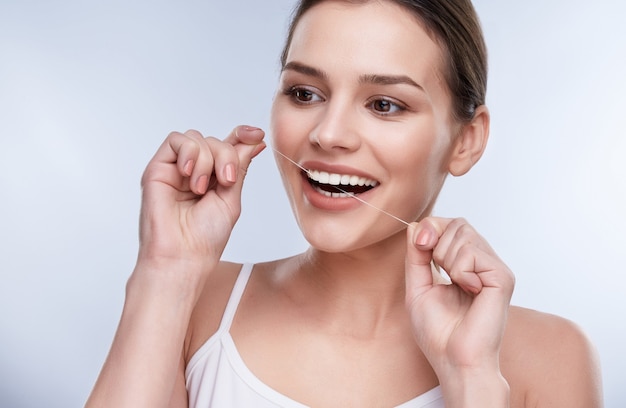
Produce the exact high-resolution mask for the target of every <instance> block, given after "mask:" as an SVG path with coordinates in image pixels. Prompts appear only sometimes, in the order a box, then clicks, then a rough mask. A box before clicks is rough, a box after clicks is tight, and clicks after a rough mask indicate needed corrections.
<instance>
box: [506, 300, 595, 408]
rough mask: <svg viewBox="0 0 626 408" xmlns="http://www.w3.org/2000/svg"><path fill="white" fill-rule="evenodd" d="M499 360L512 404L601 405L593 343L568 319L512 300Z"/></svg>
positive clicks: (527, 405)
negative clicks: (526, 307) (525, 307)
mask: <svg viewBox="0 0 626 408" xmlns="http://www.w3.org/2000/svg"><path fill="white" fill-rule="evenodd" d="M501 364H502V371H503V373H504V375H505V377H506V378H507V379H508V381H509V384H510V386H511V397H512V399H513V401H512V402H515V401H517V403H514V404H512V406H526V407H552V406H558V407H561V406H567V407H572V408H575V407H581V408H582V407H586V408H593V407H601V406H602V389H601V388H602V387H601V380H600V378H601V375H600V369H599V364H598V357H597V354H596V351H595V348H594V347H593V345H592V344H591V342H590V341H589V339H588V337H587V336H586V335H585V333H584V332H583V331H582V330H581V329H580V327H578V326H577V325H576V324H574V323H573V322H571V321H570V320H567V319H564V318H562V317H559V316H556V315H552V314H548V313H541V312H538V311H535V310H531V309H524V308H520V307H514V306H512V307H511V309H510V312H509V321H508V323H507V328H506V333H505V336H504V341H503V346H502V353H501ZM521 401H523V403H522V402H521Z"/></svg>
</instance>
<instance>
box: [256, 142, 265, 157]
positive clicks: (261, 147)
mask: <svg viewBox="0 0 626 408" xmlns="http://www.w3.org/2000/svg"><path fill="white" fill-rule="evenodd" d="M266 147H267V145H266V144H265V142H261V143H259V144H258V145H256V147H255V148H254V150H253V151H252V158H253V159H254V158H255V157H256V156H257V155H258V154H259V153H261V152H262V151H263V150H265V148H266Z"/></svg>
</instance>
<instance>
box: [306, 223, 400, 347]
mask: <svg viewBox="0 0 626 408" xmlns="http://www.w3.org/2000/svg"><path fill="white" fill-rule="evenodd" d="M405 253H406V231H404V230H403V231H401V232H399V233H397V234H395V235H394V236H392V237H390V238H388V239H387V240H385V241H384V242H382V243H381V242H379V243H377V244H376V245H375V246H373V247H368V248H363V249H360V250H358V251H353V252H350V253H328V252H323V251H320V250H317V249H315V248H311V249H309V250H308V251H307V252H306V253H305V254H303V257H302V258H301V264H300V266H301V267H300V271H301V272H302V274H301V278H302V279H305V280H306V282H307V284H306V287H308V288H310V289H309V290H311V291H313V292H312V293H310V295H311V296H312V297H311V298H310V299H315V301H314V302H313V303H314V304H315V308H316V310H317V311H319V312H320V313H321V316H323V318H324V321H325V322H326V323H328V324H330V325H331V326H334V327H336V328H343V329H350V330H356V331H358V332H359V333H360V335H363V336H372V335H375V334H376V333H378V332H379V331H380V330H385V323H386V322H387V323H388V322H391V321H393V319H389V317H390V316H391V315H394V314H395V315H398V313H401V314H403V313H404V293H405V287H404V285H405V283H404V258H405ZM387 329H388V328H387Z"/></svg>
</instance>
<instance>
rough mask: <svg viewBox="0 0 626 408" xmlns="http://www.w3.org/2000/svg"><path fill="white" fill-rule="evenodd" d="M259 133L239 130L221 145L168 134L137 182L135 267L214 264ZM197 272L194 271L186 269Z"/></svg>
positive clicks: (195, 135) (194, 135)
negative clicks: (140, 194)
mask: <svg viewBox="0 0 626 408" xmlns="http://www.w3.org/2000/svg"><path fill="white" fill-rule="evenodd" d="M263 137H264V132H263V131H262V130H261V129H258V128H254V127H249V126H238V127H236V128H235V129H234V130H233V131H232V132H231V133H230V135H229V136H228V137H227V138H226V139H224V141H220V140H218V139H216V138H213V137H206V138H205V137H203V136H202V135H201V134H200V133H199V132H197V131H195V130H189V131H187V132H185V133H178V132H172V133H170V134H169V136H168V137H167V138H166V139H165V141H164V142H163V144H162V145H161V147H160V148H159V150H158V151H157V152H156V154H155V156H154V157H153V158H152V160H151V161H150V163H149V164H148V166H147V168H146V170H145V172H144V174H143V177H142V180H141V185H142V190H143V197H142V208H141V219H140V220H141V221H140V248H139V258H138V264H140V263H142V262H147V263H148V264H149V265H153V266H154V263H155V262H156V263H157V264H161V263H162V262H177V263H178V262H182V263H185V264H188V263H192V264H197V265H199V266H202V268H198V269H202V270H207V268H206V266H207V264H208V265H209V268H208V269H211V267H212V266H214V265H216V264H217V262H218V261H219V258H220V256H221V254H222V251H223V250H224V248H225V246H226V243H227V241H228V238H229V236H230V233H231V231H232V229H233V226H234V225H235V222H236V221H237V219H238V217H239V214H240V212H241V188H242V184H243V179H244V176H245V174H246V171H247V168H248V166H249V164H250V161H251V160H252V158H254V157H255V156H256V155H258V154H259V153H260V152H261V151H262V150H263V149H264V148H265V143H264V142H263ZM190 269H192V270H193V269H196V268H190Z"/></svg>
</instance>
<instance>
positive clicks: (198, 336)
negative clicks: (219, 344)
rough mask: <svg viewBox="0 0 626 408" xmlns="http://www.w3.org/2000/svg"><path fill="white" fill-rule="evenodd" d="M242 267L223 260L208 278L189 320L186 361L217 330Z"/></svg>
mask: <svg viewBox="0 0 626 408" xmlns="http://www.w3.org/2000/svg"><path fill="white" fill-rule="evenodd" d="M241 267H242V265H241V264H237V263H232V262H223V261H222V262H220V263H219V264H218V266H217V268H216V270H215V271H214V272H213V273H212V274H211V275H210V276H209V277H208V278H207V282H206V284H205V286H204V289H203V290H202V294H201V295H200V298H199V299H198V302H197V303H196V306H195V308H194V311H193V313H192V315H191V320H190V321H189V328H188V330H187V338H186V340H185V361H186V362H188V361H189V359H190V358H191V356H193V354H194V353H195V352H196V351H197V350H198V349H199V348H200V347H201V346H202V345H203V344H204V343H205V342H206V341H207V340H208V339H209V337H211V335H213V334H214V333H215V332H216V331H217V329H218V327H219V325H220V322H221V320H222V315H223V314H224V309H226V304H227V303H228V299H229V298H230V294H231V292H232V289H233V286H234V285H235V281H236V280H237V276H239V271H240V270H241Z"/></svg>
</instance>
